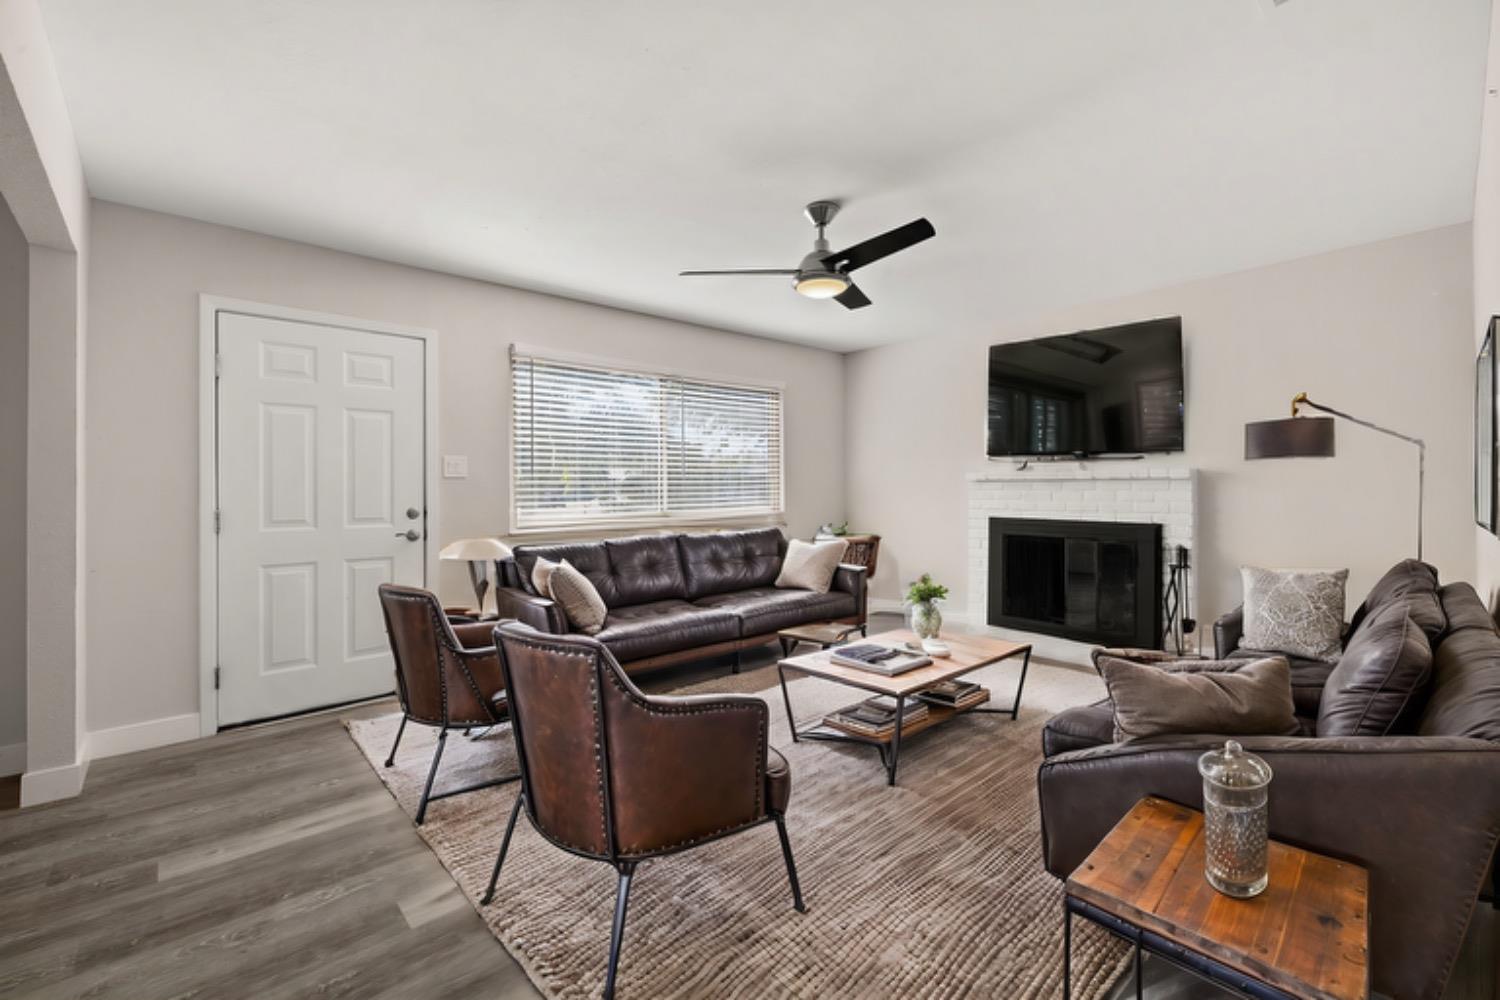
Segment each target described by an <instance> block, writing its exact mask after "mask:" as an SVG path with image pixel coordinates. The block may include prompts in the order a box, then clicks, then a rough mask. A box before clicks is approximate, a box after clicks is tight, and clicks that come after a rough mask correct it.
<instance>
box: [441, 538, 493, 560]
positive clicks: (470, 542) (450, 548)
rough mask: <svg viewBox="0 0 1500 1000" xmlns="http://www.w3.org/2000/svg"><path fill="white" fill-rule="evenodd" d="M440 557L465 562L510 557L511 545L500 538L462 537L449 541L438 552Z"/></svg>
mask: <svg viewBox="0 0 1500 1000" xmlns="http://www.w3.org/2000/svg"><path fill="white" fill-rule="evenodd" d="M438 558H439V559H454V560H460V561H463V562H490V561H492V560H495V559H509V558H510V546H509V545H506V544H505V543H504V542H502V541H500V540H499V539H498V538H460V539H459V540H458V541H456V542H449V543H448V544H447V545H444V546H443V551H441V552H439V553H438Z"/></svg>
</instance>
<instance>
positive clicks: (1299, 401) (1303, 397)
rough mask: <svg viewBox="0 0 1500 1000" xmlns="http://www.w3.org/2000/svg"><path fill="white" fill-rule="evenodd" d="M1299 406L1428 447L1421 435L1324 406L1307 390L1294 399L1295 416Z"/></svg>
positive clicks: (1419, 446)
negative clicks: (1310, 397)
mask: <svg viewBox="0 0 1500 1000" xmlns="http://www.w3.org/2000/svg"><path fill="white" fill-rule="evenodd" d="M1299 406H1306V407H1309V408H1310V409H1314V410H1318V411H1320V412H1322V413H1326V414H1328V415H1329V416H1334V417H1338V418H1340V419H1342V420H1347V421H1349V422H1350V423H1351V424H1359V425H1360V426H1361V427H1368V428H1369V429H1370V430H1372V431H1376V432H1378V433H1380V434H1384V435H1386V436H1387V437H1393V438H1396V439H1398V440H1401V441H1405V442H1406V443H1407V444H1414V445H1416V446H1417V447H1418V448H1423V449H1425V448H1426V447H1427V442H1425V441H1423V440H1422V439H1421V438H1419V437H1412V436H1411V435H1410V434H1402V433H1401V432H1400V431H1393V430H1391V429H1390V428H1389V427H1382V426H1380V425H1379V424H1376V423H1371V422H1370V421H1368V420H1364V419H1362V418H1360V417H1356V416H1354V415H1353V414H1351V413H1345V412H1344V411H1343V410H1335V409H1334V408H1333V407H1331V406H1324V405H1323V404H1322V403H1314V402H1313V401H1312V400H1310V399H1308V398H1307V393H1305V392H1301V393H1298V394H1297V395H1296V396H1295V397H1294V398H1293V399H1292V416H1294V417H1295V416H1296V415H1297V407H1299Z"/></svg>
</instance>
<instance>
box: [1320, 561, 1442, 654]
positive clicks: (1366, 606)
mask: <svg viewBox="0 0 1500 1000" xmlns="http://www.w3.org/2000/svg"><path fill="white" fill-rule="evenodd" d="M1402 598H1405V600H1406V602H1407V613H1408V614H1410V615H1411V618H1412V621H1414V622H1416V623H1417V627H1418V628H1420V629H1421V630H1422V633H1423V634H1424V635H1426V636H1427V641H1428V642H1431V641H1433V640H1434V639H1436V638H1437V637H1438V636H1439V634H1441V633H1442V631H1443V630H1444V628H1445V627H1446V626H1447V621H1448V620H1447V616H1446V615H1445V614H1444V613H1443V607H1442V604H1441V602H1440V601H1439V599H1438V573H1437V570H1436V569H1434V568H1433V567H1432V566H1430V565H1428V564H1427V563H1424V562H1422V561H1420V560H1417V559H1403V560H1401V561H1400V562H1398V563H1397V564H1396V565H1394V566H1392V567H1391V568H1390V569H1388V570H1386V571H1385V575H1384V576H1382V577H1381V578H1380V579H1379V580H1377V581H1376V582H1375V586H1373V587H1371V588H1370V593H1369V595H1368V596H1366V597H1365V600H1364V603H1363V604H1361V605H1360V606H1359V607H1358V608H1356V609H1355V610H1354V614H1353V615H1352V616H1351V617H1350V618H1349V632H1348V637H1347V638H1346V639H1345V642H1344V644H1345V645H1346V646H1347V645H1348V644H1349V641H1351V640H1352V639H1353V638H1354V633H1356V632H1358V631H1359V629H1360V627H1361V626H1362V625H1364V623H1365V621H1366V620H1367V619H1368V618H1369V617H1370V615H1372V614H1374V613H1375V612H1376V611H1379V610H1380V609H1381V608H1383V607H1385V606H1386V605H1387V604H1390V603H1391V602H1392V601H1395V600H1399V599H1402Z"/></svg>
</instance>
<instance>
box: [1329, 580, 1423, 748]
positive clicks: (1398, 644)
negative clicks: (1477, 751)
mask: <svg viewBox="0 0 1500 1000" xmlns="http://www.w3.org/2000/svg"><path fill="white" fill-rule="evenodd" d="M1431 673H1432V647H1431V646H1429V645H1428V644H1427V636H1426V635H1424V634H1423V632H1422V629H1421V627H1420V626H1419V625H1418V624H1417V623H1416V622H1415V621H1414V620H1413V619H1412V617H1411V615H1410V614H1409V613H1408V609H1407V606H1406V604H1405V603H1404V602H1402V601H1400V600H1397V601H1394V602H1393V603H1390V604H1387V605H1385V606H1383V607H1380V608H1376V609H1375V610H1374V611H1373V612H1371V613H1370V616H1369V617H1368V618H1366V619H1365V621H1364V623H1363V624H1362V625H1361V626H1360V629H1359V631H1358V632H1357V633H1356V634H1355V635H1354V637H1353V638H1351V639H1350V640H1349V648H1348V649H1346V650H1344V655H1343V656H1342V657H1340V658H1339V663H1338V666H1336V667H1334V668H1333V673H1331V674H1329V675H1328V682H1327V683H1326V684H1324V685H1323V699H1322V701H1321V702H1320V703H1319V704H1318V735H1319V736H1385V735H1386V734H1387V733H1390V732H1392V731H1395V730H1396V729H1397V723H1398V722H1400V721H1401V720H1402V719H1403V718H1404V717H1408V718H1409V716H1410V715H1414V714H1415V709H1416V708H1417V707H1418V706H1419V705H1420V703H1421V701H1422V698H1423V696H1424V694H1425V693H1426V690H1427V679H1428V677H1429V676H1430V675H1431Z"/></svg>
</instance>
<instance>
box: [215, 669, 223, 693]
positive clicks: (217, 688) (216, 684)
mask: <svg viewBox="0 0 1500 1000" xmlns="http://www.w3.org/2000/svg"><path fill="white" fill-rule="evenodd" d="M223 670H224V668H223V667H214V690H215V691H217V690H219V674H220V673H222V672H223Z"/></svg>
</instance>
